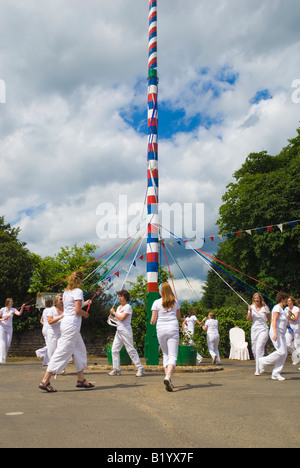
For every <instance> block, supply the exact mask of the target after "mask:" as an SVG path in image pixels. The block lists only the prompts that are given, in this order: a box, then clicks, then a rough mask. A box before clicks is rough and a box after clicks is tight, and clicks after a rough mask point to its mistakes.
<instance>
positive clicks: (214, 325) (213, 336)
mask: <svg viewBox="0 0 300 468" xmlns="http://www.w3.org/2000/svg"><path fill="white" fill-rule="evenodd" d="M203 330H204V331H206V332H207V346H208V351H209V354H210V355H211V357H212V360H213V364H216V363H217V364H220V362H221V360H220V353H219V343H220V333H219V322H218V320H216V316H215V314H214V313H213V312H210V313H209V314H208V320H206V322H205V325H204V327H203Z"/></svg>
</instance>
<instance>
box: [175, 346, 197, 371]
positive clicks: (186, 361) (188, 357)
mask: <svg viewBox="0 0 300 468" xmlns="http://www.w3.org/2000/svg"><path fill="white" fill-rule="evenodd" d="M196 362H197V349H196V348H195V347H194V346H179V348H178V358H177V366H196Z"/></svg>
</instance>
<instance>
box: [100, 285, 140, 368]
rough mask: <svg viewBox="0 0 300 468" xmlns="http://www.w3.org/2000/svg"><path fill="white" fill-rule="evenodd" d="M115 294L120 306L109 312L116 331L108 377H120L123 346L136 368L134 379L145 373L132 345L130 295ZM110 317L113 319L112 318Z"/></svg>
mask: <svg viewBox="0 0 300 468" xmlns="http://www.w3.org/2000/svg"><path fill="white" fill-rule="evenodd" d="M117 294H118V297H119V301H120V306H119V307H118V308H117V310H115V309H113V308H112V309H111V311H110V313H111V315H110V318H111V319H116V325H117V331H116V334H115V338H114V342H113V345H112V350H111V353H112V360H113V370H112V372H110V373H109V375H111V376H115V375H121V364H120V351H121V349H122V348H123V346H125V348H126V351H127V353H128V355H129V357H130V358H131V360H132V362H133V364H134V365H135V366H136V368H137V373H136V377H142V376H143V375H144V373H145V370H144V367H143V364H142V363H141V360H140V358H139V355H138V352H137V350H136V349H135V347H134V345H133V333H132V328H131V317H132V307H131V305H130V304H128V302H129V301H130V294H129V292H128V291H126V289H122V290H121V291H119V292H118V293H117ZM112 315H113V316H114V317H112Z"/></svg>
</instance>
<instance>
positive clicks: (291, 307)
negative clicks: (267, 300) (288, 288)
mask: <svg viewBox="0 0 300 468" xmlns="http://www.w3.org/2000/svg"><path fill="white" fill-rule="evenodd" d="M285 313H286V314H287V317H288V320H289V327H288V329H287V332H286V342H287V349H288V352H289V353H291V354H293V352H294V351H295V350H296V349H297V348H299V345H300V309H299V307H297V305H296V300H295V299H294V298H293V297H292V296H290V297H289V298H288V302H287V307H286V309H285ZM298 343H299V345H298Z"/></svg>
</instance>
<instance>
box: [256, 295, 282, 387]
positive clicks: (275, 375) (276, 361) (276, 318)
mask: <svg viewBox="0 0 300 468" xmlns="http://www.w3.org/2000/svg"><path fill="white" fill-rule="evenodd" d="M287 300H288V294H286V293H284V292H279V293H278V294H277V296H276V302H277V305H276V306H275V307H274V308H273V310H272V323H271V328H270V338H271V340H272V343H273V345H274V347H275V351H274V352H273V353H271V354H269V356H265V357H262V358H259V372H260V373H261V374H263V373H264V372H265V369H266V366H271V365H274V369H273V372H272V379H273V380H280V381H283V380H285V378H284V377H282V375H281V371H282V369H283V366H284V363H285V360H286V357H287V346H286V338H285V334H286V329H287V326H288V318H287V316H286V314H285V312H284V310H283V309H284V307H285V306H286V305H287Z"/></svg>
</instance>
